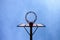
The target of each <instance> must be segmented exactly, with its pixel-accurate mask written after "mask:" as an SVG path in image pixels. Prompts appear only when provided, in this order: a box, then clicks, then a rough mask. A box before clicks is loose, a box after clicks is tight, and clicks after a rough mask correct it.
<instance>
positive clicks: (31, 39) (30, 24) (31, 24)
mask: <svg viewBox="0 0 60 40" xmlns="http://www.w3.org/2000/svg"><path fill="white" fill-rule="evenodd" d="M29 26H30V40H33V38H32V26H33V23H32V22H30V23H29Z"/></svg>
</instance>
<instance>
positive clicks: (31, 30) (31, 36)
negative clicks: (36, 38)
mask: <svg viewBox="0 0 60 40" xmlns="http://www.w3.org/2000/svg"><path fill="white" fill-rule="evenodd" d="M30 40H32V27H30Z"/></svg>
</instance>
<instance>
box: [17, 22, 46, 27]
mask: <svg viewBox="0 0 60 40" xmlns="http://www.w3.org/2000/svg"><path fill="white" fill-rule="evenodd" d="M18 27H29V24H23V23H21V24H19V25H18ZM33 27H45V25H43V24H33Z"/></svg>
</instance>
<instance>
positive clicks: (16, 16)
mask: <svg viewBox="0 0 60 40" xmlns="http://www.w3.org/2000/svg"><path fill="white" fill-rule="evenodd" d="M28 11H34V12H35V13H36V14H37V18H38V19H37V21H36V23H42V24H45V25H46V27H45V28H38V30H37V31H36V33H35V34H34V36H33V40H60V0H0V40H29V35H28V34H27V32H26V31H25V30H24V28H17V27H16V26H17V25H18V24H20V23H26V21H25V14H26V13H27V12H28Z"/></svg>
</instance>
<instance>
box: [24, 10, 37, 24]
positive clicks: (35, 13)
mask: <svg viewBox="0 0 60 40" xmlns="http://www.w3.org/2000/svg"><path fill="white" fill-rule="evenodd" d="M29 13H33V14H34V15H35V19H34V21H32V22H33V23H35V21H36V20H37V15H36V13H35V12H33V11H29V12H27V13H26V15H25V20H26V21H27V23H29V22H30V21H29V20H28V19H27V15H28V14H29Z"/></svg>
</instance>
